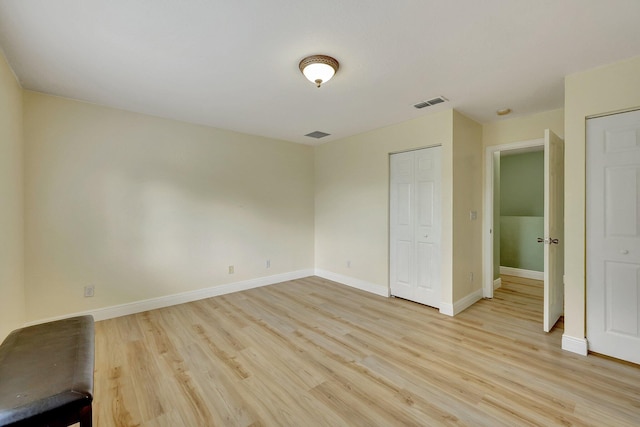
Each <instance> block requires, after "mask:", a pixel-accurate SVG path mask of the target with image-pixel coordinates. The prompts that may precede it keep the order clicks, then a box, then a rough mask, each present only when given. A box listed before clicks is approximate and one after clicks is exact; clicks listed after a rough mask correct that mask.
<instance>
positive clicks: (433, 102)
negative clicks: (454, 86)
mask: <svg viewBox="0 0 640 427" xmlns="http://www.w3.org/2000/svg"><path fill="white" fill-rule="evenodd" d="M445 101H448V99H447V98H445V97H444V96H438V97H436V98H433V99H430V100H428V101H422V102H418V103H417V104H415V105H414V107H415V108H418V109H420V108H425V107H431V106H432V105H436V104H441V103H443V102H445Z"/></svg>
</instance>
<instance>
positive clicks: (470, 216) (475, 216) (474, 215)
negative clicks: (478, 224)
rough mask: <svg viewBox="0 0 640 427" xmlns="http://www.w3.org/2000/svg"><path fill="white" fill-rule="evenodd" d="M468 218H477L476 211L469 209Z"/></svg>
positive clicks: (473, 219)
mask: <svg viewBox="0 0 640 427" xmlns="http://www.w3.org/2000/svg"><path fill="white" fill-rule="evenodd" d="M469 219H470V220H471V221H475V220H476V219H478V211H469Z"/></svg>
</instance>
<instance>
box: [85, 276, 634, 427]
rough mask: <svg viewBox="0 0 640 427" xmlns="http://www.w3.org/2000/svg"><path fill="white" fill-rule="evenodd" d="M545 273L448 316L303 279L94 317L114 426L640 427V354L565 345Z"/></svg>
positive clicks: (99, 414) (107, 426)
mask: <svg viewBox="0 0 640 427" xmlns="http://www.w3.org/2000/svg"><path fill="white" fill-rule="evenodd" d="M562 333H563V331H562V322H559V324H558V326H557V327H556V328H555V329H554V330H553V331H552V332H551V333H548V334H546V333H544V332H543V331H542V286H541V283H540V282H539V281H535V280H531V279H520V278H516V277H512V276H503V278H502V287H501V288H500V289H498V290H496V292H495V296H494V298H493V299H492V300H481V301H479V302H478V303H476V304H475V305H473V306H472V307H470V308H469V309H467V310H465V311H464V312H463V313H461V314H459V315H458V316H456V317H453V318H451V317H448V316H444V315H441V314H440V313H439V312H438V311H437V310H435V309H432V308H429V307H425V306H422V305H420V304H415V303H412V302H409V301H405V300H402V299H396V298H384V297H380V296H376V295H373V294H369V293H366V292H362V291H358V290H356V289H353V288H349V287H346V286H343V285H339V284H336V283H334V282H331V281H329V280H326V279H321V278H317V277H309V278H304V279H300V280H293V281H289V282H283V283H279V284H276V285H271V286H268V287H263V288H257V289H252V290H249V291H244V292H238V293H235V294H228V295H223V296H219V297H216V298H210V299H206V300H201V301H196V302H193V303H189V304H182V305H178V306H173V307H168V308H164V309H160V310H153V311H149V312H145V313H139V314H134V315H131V316H125V317H120V318H116V319H110V320H106V321H102V322H97V323H96V371H95V396H94V421H95V423H96V425H97V426H99V427H111V426H144V427H147V426H183V425H184V426H253V427H258V426H411V425H414V426H439V425H443V426H445V425H446V426H451V425H466V426H519V425H531V426H550V425H565V426H566V425H575V426H583V425H584V426H588V425H594V426H596V425H597V426H637V425H640V367H639V366H637V365H633V364H629V363H622V362H620V361H616V360H612V359H608V358H603V357H599V356H596V355H589V356H587V357H583V356H579V355H576V354H573V353H568V352H565V351H562V350H561V347H560V346H561V340H562Z"/></svg>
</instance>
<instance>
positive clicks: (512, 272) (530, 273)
mask: <svg viewBox="0 0 640 427" xmlns="http://www.w3.org/2000/svg"><path fill="white" fill-rule="evenodd" d="M500 274H505V275H507V276H516V277H523V278H525V279H535V280H544V271H535V270H524V269H522V268H513V267H503V266H500Z"/></svg>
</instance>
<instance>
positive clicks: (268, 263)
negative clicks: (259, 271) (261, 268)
mask: <svg viewBox="0 0 640 427" xmlns="http://www.w3.org/2000/svg"><path fill="white" fill-rule="evenodd" d="M267 268H271V260H270V259H268V260H267Z"/></svg>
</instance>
